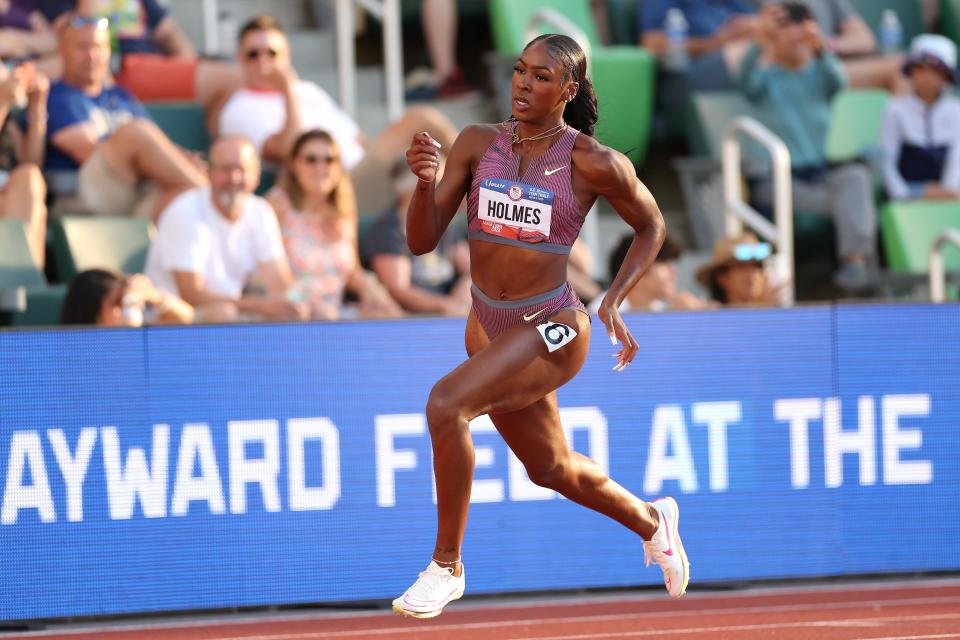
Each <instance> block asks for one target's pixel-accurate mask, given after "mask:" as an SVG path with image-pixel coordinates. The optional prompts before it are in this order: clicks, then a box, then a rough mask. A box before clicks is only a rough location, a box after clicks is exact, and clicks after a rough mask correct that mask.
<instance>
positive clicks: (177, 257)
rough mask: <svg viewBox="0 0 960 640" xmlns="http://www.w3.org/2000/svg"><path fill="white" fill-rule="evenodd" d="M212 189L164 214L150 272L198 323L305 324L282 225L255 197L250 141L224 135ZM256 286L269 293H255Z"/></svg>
mask: <svg viewBox="0 0 960 640" xmlns="http://www.w3.org/2000/svg"><path fill="white" fill-rule="evenodd" d="M208 174H209V177H210V186H209V187H207V186H203V187H197V188H195V189H191V190H189V191H187V192H185V193H183V194H181V195H180V196H179V197H177V199H176V200H174V201H173V202H171V203H170V206H168V207H167V208H166V210H165V211H164V212H163V214H162V216H161V217H160V222H159V225H158V227H157V234H156V237H155V238H154V239H153V242H152V243H151V245H150V250H149V252H148V254H147V275H148V276H149V277H150V279H151V280H152V281H153V282H155V283H156V284H157V286H158V287H159V288H160V289H161V290H163V291H166V292H168V293H173V294H176V295H179V296H180V297H181V298H183V299H184V300H186V301H187V302H188V303H189V304H191V305H193V306H194V308H195V310H196V320H197V321H198V322H233V321H239V320H260V319H266V320H305V319H307V318H308V317H309V309H308V308H307V306H306V305H305V304H301V303H299V302H294V301H291V300H290V298H289V297H288V295H287V290H288V288H289V287H290V285H291V283H292V277H291V275H290V268H289V266H288V265H287V258H286V255H285V253H284V251H283V240H282V239H281V237H280V226H279V225H278V224H277V217H276V215H275V214H274V212H273V209H271V207H270V205H269V203H267V201H266V200H264V199H262V198H258V197H257V196H255V195H253V190H254V189H255V188H256V186H257V183H258V181H259V180H260V161H259V158H257V152H256V150H255V149H254V148H253V145H252V144H250V142H249V141H247V140H244V139H242V138H239V137H236V136H228V137H223V138H220V139H219V140H217V141H216V142H214V143H213V146H212V147H211V148H210V167H209V170H208ZM254 287H258V288H262V290H263V293H262V294H260V293H252V292H249V290H251V289H252V288H254Z"/></svg>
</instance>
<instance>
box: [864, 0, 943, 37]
mask: <svg viewBox="0 0 960 640" xmlns="http://www.w3.org/2000/svg"><path fill="white" fill-rule="evenodd" d="M850 4H852V5H853V8H854V9H856V11H857V13H859V14H860V16H861V17H862V18H863V21H864V22H866V23H867V24H868V25H869V26H870V29H871V30H872V31H873V33H874V35H876V36H877V37H878V38H879V30H880V18H881V16H882V15H883V12H884V11H886V10H887V9H892V10H893V11H895V12H896V14H897V16H898V17H899V18H900V25H901V27H902V28H903V45H904V47H907V46H909V45H910V41H911V40H913V38H914V36H918V35H920V34H921V33H923V32H924V31H926V29H924V27H923V12H922V11H921V9H920V3H919V2H917V0H851V2H850Z"/></svg>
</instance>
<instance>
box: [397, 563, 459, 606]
mask: <svg viewBox="0 0 960 640" xmlns="http://www.w3.org/2000/svg"><path fill="white" fill-rule="evenodd" d="M465 576H466V572H465V571H464V569H463V564H461V565H460V575H459V576H455V575H453V569H451V568H449V567H441V566H440V565H438V564H437V563H436V562H433V561H431V562H430V564H429V565H428V566H427V569H426V571H423V572H422V573H421V574H420V577H419V578H417V581H416V582H414V583H413V585H412V586H411V587H410V588H409V589H407V590H406V592H405V593H404V594H403V595H402V596H400V597H399V598H397V599H396V600H394V601H393V610H394V611H396V612H397V613H399V614H400V615H404V616H410V617H411V618H434V617H436V616H438V615H440V613H441V612H442V611H443V608H444V607H445V606H446V605H447V604H448V603H450V602H453V601H454V600H459V599H460V597H461V596H462V595H463V589H464V587H465V586H466V583H467V581H466V578H465Z"/></svg>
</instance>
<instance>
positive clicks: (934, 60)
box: [882, 34, 960, 200]
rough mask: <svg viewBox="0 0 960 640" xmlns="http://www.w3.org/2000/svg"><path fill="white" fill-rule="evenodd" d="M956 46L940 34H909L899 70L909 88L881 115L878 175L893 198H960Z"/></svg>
mask: <svg viewBox="0 0 960 640" xmlns="http://www.w3.org/2000/svg"><path fill="white" fill-rule="evenodd" d="M956 68H957V48H956V46H955V45H954V44H953V42H952V41H951V40H950V39H948V38H945V37H944V36H940V35H932V34H926V35H921V36H917V37H916V38H914V40H913V43H912V44H911V46H910V55H909V57H908V58H907V61H906V64H904V67H903V72H904V73H905V74H906V75H907V77H908V78H909V79H910V85H911V91H910V93H908V94H906V95H902V96H898V97H896V98H894V99H893V100H891V101H890V103H889V104H888V106H887V112H886V114H885V116H884V120H883V131H882V143H883V179H884V184H885V185H886V188H887V193H888V194H889V196H890V198H892V199H894V200H906V199H912V198H923V199H928V200H943V199H950V200H955V199H957V198H960V100H958V99H957V98H956V97H955V96H954V95H953V94H952V93H951V91H950V90H951V88H952V86H953V84H954V82H955V80H956Z"/></svg>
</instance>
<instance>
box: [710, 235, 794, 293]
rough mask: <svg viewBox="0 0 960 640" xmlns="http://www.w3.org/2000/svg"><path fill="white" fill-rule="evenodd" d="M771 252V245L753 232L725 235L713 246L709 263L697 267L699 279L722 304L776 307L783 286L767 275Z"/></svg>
mask: <svg viewBox="0 0 960 640" xmlns="http://www.w3.org/2000/svg"><path fill="white" fill-rule="evenodd" d="M770 253H771V251H770V245H769V244H767V243H766V242H759V241H758V240H757V237H756V236H755V235H753V234H752V233H743V234H741V235H740V236H737V237H733V238H722V239H720V240H719V241H717V243H716V245H714V247H713V257H712V258H711V260H710V262H708V263H707V264H705V265H703V266H702V267H700V269H698V270H697V280H698V281H699V282H700V283H701V284H702V285H703V286H704V287H706V288H707V289H708V290H709V291H710V295H711V296H712V297H713V299H714V300H716V301H717V302H719V303H720V304H723V305H730V306H754V307H757V306H775V305H777V304H779V299H780V291H781V289H782V288H783V285H775V284H774V283H772V282H771V281H770V278H769V276H768V275H767V270H766V267H765V263H766V260H767V258H769V257H770Z"/></svg>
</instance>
